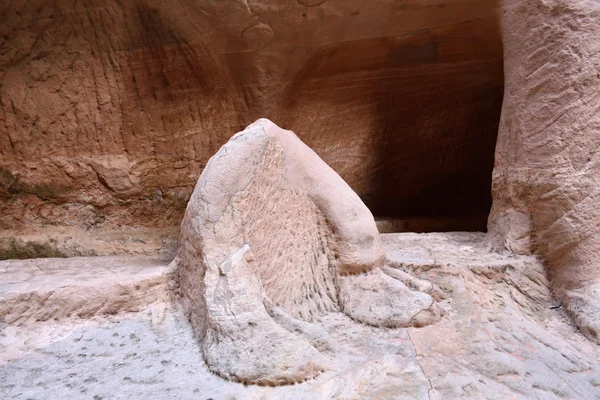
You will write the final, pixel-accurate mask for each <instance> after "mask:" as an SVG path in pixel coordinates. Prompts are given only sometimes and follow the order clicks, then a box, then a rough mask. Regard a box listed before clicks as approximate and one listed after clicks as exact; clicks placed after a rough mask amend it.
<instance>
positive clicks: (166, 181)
mask: <svg viewBox="0 0 600 400" xmlns="http://www.w3.org/2000/svg"><path fill="white" fill-rule="evenodd" d="M498 15H499V13H498V9H497V6H496V0H484V1H482V0H433V1H429V0H428V1H426V2H420V3H415V2H414V1H406V0H402V1H399V0H378V1H369V2H366V1H364V0H328V1H324V2H314V1H296V0H258V1H256V0H252V1H242V0H230V1H218V2H215V1H209V0H199V1H192V0H175V1H171V2H164V1H155V0H135V1H129V2H123V3H116V2H114V1H108V0H97V1H93V2H91V3H90V2H75V3H74V2H72V1H66V0H52V1H48V0H14V1H4V2H2V4H0V215H2V218H0V229H15V228H17V227H20V226H23V225H27V226H32V227H35V226H56V225H59V226H63V225H67V226H71V225H78V226H83V227H84V228H88V227H92V228H106V229H107V230H110V229H113V228H118V227H121V226H125V227H127V226H137V227H140V228H141V227H146V228H147V227H152V228H157V227H158V228H164V227H175V226H178V225H179V223H180V221H181V218H182V216H183V213H184V210H185V206H186V203H187V201H188V200H189V197H190V195H191V193H192V190H193V187H194V185H195V183H196V180H197V178H198V176H199V174H200V172H201V170H202V169H203V168H204V166H205V165H206V162H207V161H208V159H209V158H210V157H211V156H212V155H213V154H214V153H215V152H216V151H217V150H218V149H219V148H220V146H221V145H223V144H224V143H225V142H226V141H227V140H228V139H229V137H230V136H231V135H232V134H233V133H235V132H237V131H239V130H241V129H243V128H244V127H245V126H247V125H248V124H250V123H251V122H253V121H255V120H256V119H257V118H260V117H267V118H270V119H271V120H273V121H275V122H276V123H278V124H279V125H280V126H284V127H286V128H287V129H292V130H294V131H295V132H296V133H297V134H298V135H299V136H300V137H301V138H302V140H303V141H304V142H306V143H307V144H308V145H309V146H310V147H311V148H313V149H314V150H315V151H316V152H317V153H318V154H319V155H320V156H321V157H322V158H323V159H324V160H325V161H326V162H327V163H328V164H329V165H331V166H332V167H333V169H334V170H336V171H337V172H338V173H339V174H340V175H341V176H342V177H343V178H344V179H345V180H346V181H347V182H348V183H349V184H350V186H351V187H352V188H353V189H354V190H355V191H356V192H357V193H358V194H359V195H360V196H361V197H362V198H363V199H364V200H365V202H366V203H367V205H368V206H369V207H371V209H372V211H373V212H374V213H375V214H378V215H383V216H389V215H392V214H395V213H403V214H402V215H401V216H408V217H412V216H414V215H418V214H425V216H429V215H439V216H443V215H446V216H454V215H458V214H470V213H475V212H482V213H483V214H484V215H483V218H480V219H479V224H478V227H479V229H484V225H485V221H484V220H485V214H486V213H487V212H488V210H489V206H490V201H491V199H490V195H489V187H490V179H489V174H490V172H491V169H492V164H493V152H494V143H495V137H496V132H497V125H498V119H499V113H500V105H501V100H502V86H503V83H502V82H503V78H502V46H501V37H500V32H499V29H498V25H499V18H498ZM409 166H410V168H409ZM409 172H410V173H409ZM391 182H393V184H392V183H391ZM440 198H444V199H445V201H444V202H439V199H440ZM92 239H93V238H90V240H92ZM1 250H2V249H1V248H0V252H1ZM71 255H76V253H73V254H71Z"/></svg>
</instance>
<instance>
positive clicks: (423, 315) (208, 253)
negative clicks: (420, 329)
mask: <svg viewBox="0 0 600 400" xmlns="http://www.w3.org/2000/svg"><path fill="white" fill-rule="evenodd" d="M175 262H176V263H177V264H178V266H179V277H180V288H181V294H182V296H183V299H184V307H185V309H186V312H187V313H188V315H189V317H190V320H191V322H192V325H193V326H194V328H195V330H196V333H197V334H198V336H199V338H200V340H202V342H203V349H204V357H205V359H206V361H207V363H208V365H209V367H210V368H211V369H212V370H213V371H215V372H216V373H218V374H219V375H221V376H223V377H226V378H229V379H234V380H239V381H243V382H252V383H259V384H281V383H291V382H297V381H303V380H305V379H308V378H311V377H314V376H316V375H317V374H318V373H319V372H320V371H322V370H323V369H324V368H325V367H324V365H325V363H324V362H323V354H322V352H327V351H328V350H331V347H332V346H330V344H328V343H329V341H328V340H327V334H326V333H325V332H324V331H322V330H321V329H320V328H319V326H318V319H319V317H320V316H321V315H323V314H326V313H330V312H339V311H341V312H343V313H345V314H346V315H348V316H349V317H350V318H352V319H354V320H356V321H359V322H362V323H365V324H369V325H373V326H382V327H404V326H411V325H413V326H414V325H417V326H420V325H426V324H428V323H431V322H433V321H435V320H436V318H438V316H439V311H438V309H437V307H436V303H435V301H434V299H433V298H432V297H431V296H430V295H429V294H426V293H422V292H418V291H412V290H410V289H409V288H408V287H407V286H406V285H405V284H404V283H403V282H402V280H401V279H396V278H398V277H396V278H393V277H391V276H390V275H388V274H386V273H384V272H383V270H382V269H381V267H382V266H383V265H384V263H385V253H384V250H383V247H382V245H381V242H380V240H379V234H378V232H377V228H376V226H375V221H374V219H373V216H372V215H371V213H370V211H369V210H368V209H367V207H366V206H365V205H364V204H363V203H362V201H361V200H360V198H359V197H358V196H357V195H356V194H355V193H354V192H353V191H352V189H350V187H349V186H348V185H347V184H346V183H345V182H344V180H343V179H342V178H340V177H339V176H338V175H337V174H336V173H335V172H334V171H333V170H332V169H331V168H330V167H329V166H328V165H327V164H325V163H324V162H323V161H322V160H321V159H320V158H319V157H318V156H317V154H316V153H315V152H313V151H312V150H311V149H310V148H308V147H307V146H306V145H305V144H304V143H303V142H302V141H301V140H300V139H299V138H298V137H297V136H296V135H295V134H294V133H293V132H291V131H287V130H283V129H281V128H279V127H277V126H276V125H275V124H273V123H272V122H271V121H269V120H266V119H260V120H258V121H257V122H255V123H254V124H252V125H250V126H248V127H247V128H246V129H245V130H244V131H243V132H240V133H238V134H236V135H235V136H233V137H232V138H231V140H230V141H229V142H228V143H227V144H225V145H224V146H223V147H222V148H221V149H220V150H219V151H218V152H217V154H216V155H215V156H214V157H212V158H211V160H210V161H209V163H208V165H207V166H206V168H205V169H204V171H203V172H202V175H201V176H200V179H199V181H198V184H197V185H196V188H195V190H194V193H193V195H192V198H191V200H190V202H189V204H188V207H187V210H186V214H185V217H184V220H183V222H182V236H181V244H180V248H179V253H178V257H177V258H176V260H175ZM400 278H401V277H400Z"/></svg>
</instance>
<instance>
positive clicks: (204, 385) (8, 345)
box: [0, 233, 600, 400]
mask: <svg viewBox="0 0 600 400" xmlns="http://www.w3.org/2000/svg"><path fill="white" fill-rule="evenodd" d="M381 239H382V242H383V244H384V246H385V249H386V253H387V256H388V260H387V262H386V265H387V267H388V268H390V269H393V270H395V271H398V272H404V273H407V274H410V275H411V276H413V278H415V279H419V280H429V281H431V282H435V283H436V284H437V285H439V287H440V288H443V291H444V293H445V295H446V296H447V298H446V299H445V300H443V301H442V302H441V305H442V306H443V307H444V308H446V309H447V311H448V313H447V314H446V315H445V317H444V318H443V319H442V320H441V321H440V322H438V323H436V324H435V325H430V326H429V327H422V328H408V329H407V328H396V329H388V328H374V327H371V326H368V325H365V324H360V323H356V322H354V321H352V320H351V319H349V318H347V317H346V316H344V315H343V314H339V313H333V314H329V315H328V316H325V317H323V318H322V319H321V320H320V323H319V326H320V327H321V328H322V329H323V330H324V331H325V333H326V334H327V335H328V336H329V337H330V339H331V341H332V342H333V343H335V347H336V349H335V356H334V357H330V359H329V360H328V364H327V368H328V369H327V371H325V372H323V373H322V374H320V375H319V376H317V377H316V378H314V379H311V380H309V381H307V382H305V383H301V384H297V385H288V386H278V387H275V388H273V387H264V386H257V385H243V384H241V383H236V382H231V381H227V380H224V379H222V378H220V377H218V376H216V375H214V374H212V373H211V372H210V370H209V368H208V366H206V364H205V363H204V360H203V359H202V349H201V346H200V344H199V342H198V340H197V338H196V337H195V336H194V331H193V329H192V328H191V327H190V325H189V322H188V319H187V317H186V316H185V315H184V314H183V313H182V312H181V311H179V309H178V308H177V307H171V306H167V307H165V305H164V304H162V303H155V304H153V305H150V306H149V307H148V308H146V309H144V310H143V311H142V312H139V313H133V314H127V313H125V314H120V315H117V316H109V317H104V318H101V319H99V318H98V317H96V318H94V319H91V320H87V319H85V320H77V319H72V318H71V319H62V320H59V321H52V320H49V321H46V322H40V323H36V324H33V325H22V326H13V325H7V324H6V323H3V324H0V393H2V395H3V397H5V398H19V397H23V398H41V399H47V398H61V399H62V398H68V399H82V400H83V399H90V398H93V397H94V396H98V397H102V398H123V399H125V398H127V399H144V398H153V399H165V400H168V399H173V398H177V399H190V400H191V399H198V398H202V399H207V398H213V399H229V398H237V399H257V400H258V399H315V400H317V399H348V400H350V399H357V398H360V399H363V398H386V399H407V400H409V399H410V400H412V399H444V400H445V399H464V398H470V399H498V400H504V399H507V398H515V399H519V400H521V399H541V400H546V399H564V398H570V399H582V400H588V399H595V398H598V393H599V391H600V350H599V349H600V348H599V347H598V346H596V345H594V344H593V343H592V342H590V341H589V340H587V339H585V338H584V337H583V336H582V335H581V334H580V333H579V332H578V330H577V328H576V327H575V326H574V325H573V324H572V322H571V320H570V318H569V317H568V316H566V315H565V313H564V311H563V309H561V308H553V307H555V306H557V305H558V302H557V300H556V299H554V298H553V296H552V294H551V292H550V290H549V288H548V285H549V282H548V279H547V278H546V273H545V268H544V266H543V265H542V264H541V263H540V262H539V260H538V259H536V258H535V257H532V256H519V255H514V254H509V253H505V254H497V253H493V252H490V249H489V246H488V245H487V242H486V240H485V236H484V235H483V234H477V233H467V234H465V233H445V234H421V235H418V234H388V235H382V236H381ZM45 261H47V262H46V263H45V264H40V267H39V269H38V272H37V274H38V275H37V276H38V278H39V279H40V280H43V278H42V277H44V276H46V272H45V271H46V270H47V269H49V271H50V272H51V271H52V270H53V269H56V268H58V267H59V266H60V265H61V264H60V263H61V262H63V261H64V260H56V259H53V260H45ZM55 262H56V263H57V264H54V265H53V264H52V263H55ZM7 263H8V262H6V261H4V262H0V266H3V265H6V264H7ZM113 268H116V266H113ZM123 269H124V270H125V269H126V268H125V267H124V266H123ZM84 271H85V270H83V269H73V272H72V275H71V278H72V281H73V282H77V281H78V280H80V279H79V277H78V274H82V273H84ZM50 276H53V273H50ZM82 278H83V277H82ZM7 281H8V280H7V279H4V278H3V277H0V287H2V286H3V285H4V284H5V282H7ZM313 326H314V324H313Z"/></svg>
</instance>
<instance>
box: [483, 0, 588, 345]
mask: <svg viewBox="0 0 600 400" xmlns="http://www.w3.org/2000/svg"><path fill="white" fill-rule="evenodd" d="M599 20H600V4H599V3H598V2H597V1H592V0H576V1H569V2H564V1H554V0H551V1H545V0H544V1H541V0H534V1H526V2H522V1H506V2H505V11H504V14H503V24H504V49H505V70H506V89H507V90H506V94H505V98H504V105H503V110H502V120H501V124H500V132H499V135H498V145H497V152H496V167H495V169H494V177H493V178H494V185H493V193H494V205H493V208H492V212H491V215H490V221H489V230H490V237H491V238H492V239H493V241H494V242H495V244H496V246H497V247H498V248H502V247H504V248H507V249H509V250H512V251H514V252H518V253H528V252H531V251H535V250H537V251H539V253H540V254H541V255H542V256H543V257H544V259H545V260H546V262H547V264H548V267H549V268H550V273H551V277H552V283H553V290H554V292H555V294H556V295H557V296H558V298H559V299H560V300H561V301H562V303H563V305H564V306H565V307H566V308H567V310H568V311H569V312H570V313H571V315H572V316H574V317H575V321H576V322H577V324H578V326H579V327H580V328H581V330H582V332H583V333H585V334H586V335H587V336H588V337H590V338H591V339H594V340H596V341H598V342H600V207H599V204H600V180H599V177H600V153H599V152H598V146H599V145H600V136H599V134H598V133H599V132H600V72H599V71H600V40H598V38H599V37H600V24H599V23H598V21H599ZM523 38H527V40H523Z"/></svg>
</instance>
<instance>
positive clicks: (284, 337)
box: [203, 245, 324, 385]
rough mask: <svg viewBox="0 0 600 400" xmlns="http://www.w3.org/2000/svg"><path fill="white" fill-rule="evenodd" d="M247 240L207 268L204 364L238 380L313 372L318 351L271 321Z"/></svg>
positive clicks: (300, 377)
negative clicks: (213, 266) (215, 264)
mask: <svg viewBox="0 0 600 400" xmlns="http://www.w3.org/2000/svg"><path fill="white" fill-rule="evenodd" d="M254 262H255V261H254V259H253V256H252V254H251V252H250V248H249V247H248V245H244V246H242V247H241V248H240V249H239V250H238V251H236V252H235V253H232V254H231V255H230V256H229V257H228V258H227V259H226V260H225V261H224V262H223V263H222V264H221V265H219V266H218V267H217V268H210V267H209V268H208V269H207V271H206V275H205V278H204V283H205V285H206V289H205V290H206V292H205V296H206V308H207V330H206V337H205V339H204V343H203V350H204V358H205V359H206V362H207V363H208V365H209V368H210V369H211V370H213V371H215V372H216V373H218V374H219V375H221V376H223V377H225V378H228V379H235V380H237V381H241V382H252V383H257V384H269V385H277V384H285V383H293V382H301V381H304V380H306V379H309V378H312V377H314V376H316V375H318V374H319V373H320V372H321V371H322V370H323V369H324V367H323V366H322V365H323V364H324V363H323V362H319V361H320V359H322V358H323V357H321V355H320V353H319V352H318V351H317V349H315V348H314V347H313V346H311V345H310V344H309V343H308V342H306V341H305V340H303V339H301V338H298V337H297V336H294V335H292V334H291V333H290V332H288V331H286V330H285V329H283V328H282V327H281V326H279V325H278V324H276V323H275V322H274V321H273V319H272V318H271V317H270V316H269V314H268V313H267V311H266V309H265V306H264V305H263V288H262V285H261V284H260V281H259V279H258V276H256V274H255V268H253V266H252V264H253V263H254Z"/></svg>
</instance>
